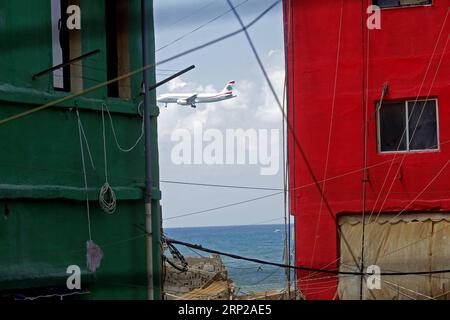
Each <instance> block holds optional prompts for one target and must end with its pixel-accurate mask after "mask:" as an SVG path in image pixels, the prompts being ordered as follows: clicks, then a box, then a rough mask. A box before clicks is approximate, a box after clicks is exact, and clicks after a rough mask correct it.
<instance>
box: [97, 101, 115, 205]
mask: <svg viewBox="0 0 450 320" xmlns="http://www.w3.org/2000/svg"><path fill="white" fill-rule="evenodd" d="M104 109H105V104H102V125H103V128H102V129H103V156H104V160H105V183H104V184H103V186H102V187H101V189H100V193H99V195H98V202H99V204H100V208H102V210H103V211H104V212H106V213H107V214H113V213H114V212H116V209H117V198H116V194H115V193H114V190H113V188H112V187H111V186H110V184H109V182H108V158H107V150H106V130H105V110H104ZM108 113H109V112H108Z"/></svg>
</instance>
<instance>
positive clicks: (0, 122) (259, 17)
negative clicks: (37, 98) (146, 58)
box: [0, 0, 281, 125]
mask: <svg viewBox="0 0 450 320" xmlns="http://www.w3.org/2000/svg"><path fill="white" fill-rule="evenodd" d="M280 2H281V0H277V1H275V2H274V3H272V4H271V5H270V6H269V7H268V8H266V9H265V10H264V11H263V12H261V13H260V14H259V15H258V16H257V17H256V18H255V19H253V20H252V21H251V22H250V23H249V24H247V25H246V26H245V28H250V27H252V26H253V25H254V24H255V23H256V22H258V21H259V20H261V19H262V18H263V17H264V16H265V15H266V14H267V13H269V12H270V11H271V10H272V9H273V8H275V7H276V6H277V5H278V4H279V3H280ZM244 30H245V29H243V28H241V29H238V30H236V31H234V32H230V33H228V34H226V35H224V36H221V37H218V38H216V39H214V40H211V41H209V42H206V43H204V44H202V45H199V46H197V47H194V48H191V49H188V50H186V51H183V52H181V53H179V54H176V55H174V56H172V57H170V58H167V59H164V60H162V61H160V62H158V63H152V64H148V65H145V66H143V67H141V68H138V69H136V70H134V71H131V72H128V73H125V74H123V75H121V76H119V77H117V78H114V79H110V80H108V81H105V82H102V83H100V84H98V85H95V86H92V87H90V88H88V89H84V90H82V91H80V92H77V93H74V94H72V95H68V96H65V97H63V98H60V99H57V100H54V101H51V102H49V103H46V104H44V105H41V106H39V107H36V108H33V109H30V110H27V111H25V112H22V113H19V114H15V115H13V116H10V117H7V118H4V119H1V120H0V125H2V124H5V123H7V122H10V121H14V120H17V119H20V118H22V117H25V116H28V115H30V114H32V113H35V112H39V111H42V110H45V109H47V108H50V107H53V106H55V105H58V104H61V103H63V102H66V101H69V100H72V99H73V98H76V97H79V96H83V95H85V94H87V93H90V92H93V91H96V90H98V89H101V88H103V87H105V86H108V85H110V84H113V83H116V82H119V81H121V80H123V79H127V78H130V77H132V76H134V75H136V74H139V73H142V72H144V71H146V70H148V69H150V68H154V67H155V66H157V65H161V64H164V63H167V62H170V61H173V60H176V59H179V58H181V57H183V56H185V55H188V54H190V53H193V52H196V51H198V50H201V49H204V48H207V47H209V46H211V45H214V44H216V43H219V42H222V41H224V40H226V39H229V38H232V37H234V36H235V35H237V34H240V33H241V32H243V31H244Z"/></svg>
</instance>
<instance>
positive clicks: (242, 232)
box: [165, 225, 293, 294]
mask: <svg viewBox="0 0 450 320" xmlns="http://www.w3.org/2000/svg"><path fill="white" fill-rule="evenodd" d="M165 233H166V235H167V236H168V237H169V238H173V239H176V240H180V241H185V242H189V243H194V244H199V245H202V246H203V247H206V248H210V249H214V250H218V251H222V252H228V253H233V254H237V255H241V256H245V257H251V258H257V259H262V260H268V261H272V262H277V263H283V262H284V254H283V251H284V225H253V226H226V227H198V228H171V229H165ZM178 248H179V250H180V251H181V253H183V255H185V256H195V255H196V254H197V253H201V252H198V251H197V253H196V252H194V251H192V250H189V249H186V248H183V247H181V246H178ZM292 248H293V245H292ZM201 254H202V255H204V256H208V254H206V253H201ZM222 260H223V261H224V263H225V266H226V267H227V270H228V274H229V277H230V278H231V279H232V280H233V281H234V283H235V285H236V287H238V288H239V293H242V294H245V293H251V292H261V291H267V290H272V289H281V288H284V287H285V271H284V269H282V268H278V267H272V266H267V265H260V264H255V263H253V262H247V261H242V260H235V259H231V258H228V257H222Z"/></svg>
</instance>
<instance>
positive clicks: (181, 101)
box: [177, 99, 189, 106]
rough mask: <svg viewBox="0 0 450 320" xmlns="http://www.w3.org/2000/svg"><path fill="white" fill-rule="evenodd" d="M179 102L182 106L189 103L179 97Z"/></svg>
mask: <svg viewBox="0 0 450 320" xmlns="http://www.w3.org/2000/svg"><path fill="white" fill-rule="evenodd" d="M177 103H178V104H179V105H182V106H187V105H188V104H189V103H188V102H187V100H186V99H178V100H177Z"/></svg>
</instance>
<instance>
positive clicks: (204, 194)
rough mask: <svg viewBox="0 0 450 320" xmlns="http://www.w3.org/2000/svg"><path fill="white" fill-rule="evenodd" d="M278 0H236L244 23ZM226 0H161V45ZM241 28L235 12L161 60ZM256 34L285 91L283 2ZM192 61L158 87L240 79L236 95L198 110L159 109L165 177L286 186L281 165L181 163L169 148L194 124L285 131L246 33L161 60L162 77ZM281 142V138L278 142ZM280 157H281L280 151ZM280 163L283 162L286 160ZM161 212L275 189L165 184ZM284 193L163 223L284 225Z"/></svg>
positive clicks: (197, 88) (218, 10)
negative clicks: (266, 169) (274, 168)
mask: <svg viewBox="0 0 450 320" xmlns="http://www.w3.org/2000/svg"><path fill="white" fill-rule="evenodd" d="M271 3H273V0H234V1H233V4H234V5H238V4H241V5H240V6H239V8H238V9H237V10H238V11H239V13H240V14H241V16H242V18H243V20H244V22H248V21H250V20H252V19H253V18H254V17H256V16H257V15H258V14H259V13H260V12H262V11H263V10H264V9H265V8H267V7H268V6H269V5H270V4H271ZM228 10H229V7H228V5H227V2H226V1H225V0H155V1H154V16H155V32H156V48H161V47H162V46H164V45H166V44H168V43H170V42H172V41H173V40H174V39H177V38H179V37H180V36H183V35H184V34H187V33H189V32H190V31H191V30H194V29H195V28H197V27H198V26H201V25H203V24H204V23H205V22H207V21H209V20H211V19H213V18H215V17H217V16H219V15H221V14H223V13H224V12H226V11H228ZM238 28H239V24H238V22H237V20H236V18H235V17H234V15H233V13H232V12H230V13H228V14H226V15H224V16H223V17H221V18H219V19H217V20H216V21H214V22H212V23H210V24H208V25H207V26H205V27H204V28H202V29H200V30H198V31H196V32H194V33H193V34H190V35H188V36H186V37H185V38H183V39H182V40H180V41H178V42H177V43H175V44H173V45H170V46H169V47H167V48H164V49H162V50H160V51H158V52H157V61H159V60H163V59H165V58H168V57H171V56H173V55H175V54H177V53H179V52H182V51H184V50H187V49H189V48H192V47H194V46H196V45H199V44H202V43H204V42H206V41H209V40H212V39H214V38H216V37H218V36H221V35H224V34H226V33H228V32H231V31H234V30H236V29H238ZM250 34H251V36H252V38H253V40H254V42H255V45H256V47H257V49H258V51H259V53H260V55H261V58H262V59H263V61H264V64H265V65H266V68H267V70H268V72H269V75H270V77H271V79H272V81H273V83H274V85H275V87H276V89H277V91H278V94H279V96H280V97H281V96H282V91H283V84H284V58H283V55H284V53H283V29H282V7H281V4H279V5H278V6H277V7H276V8H275V9H273V10H272V11H271V12H270V13H269V14H268V15H266V16H265V17H264V18H263V19H262V20H260V21H259V22H258V23H257V24H256V25H254V27H252V28H251V29H250ZM191 64H195V65H196V69H194V70H193V71H191V72H189V73H188V74H185V75H184V76H182V77H181V78H179V79H177V80H175V81H173V82H171V83H169V84H168V85H166V86H164V87H162V88H160V89H159V91H158V94H161V93H168V92H213V91H215V90H217V91H220V90H221V89H222V88H223V87H224V86H225V84H226V83H227V82H228V81H229V80H236V82H237V85H236V92H237V94H238V97H237V98H236V99H233V100H230V101H227V102H221V103H216V104H207V105H199V106H198V108H197V109H191V108H188V107H182V106H177V105H169V107H168V108H163V107H162V106H161V107H162V108H161V115H160V117H159V124H158V125H159V151H160V171H161V179H162V180H175V181H187V182H198V183H212V184H232V185H246V186H258V187H274V188H282V187H283V176H282V169H281V166H280V171H279V173H278V174H277V175H273V176H262V175H260V167H259V166H257V165H175V164H173V162H172V161H171V151H172V149H173V147H174V145H175V144H176V142H174V141H172V140H171V135H172V133H173V131H174V130H176V129H180V128H183V129H187V130H190V131H192V130H193V127H194V124H195V123H202V125H203V127H204V128H205V129H208V128H214V129H218V130H220V131H222V132H225V130H226V129H245V130H246V129H277V128H278V129H280V133H281V125H282V117H281V113H280V111H279V109H278V107H277V106H276V104H275V100H274V99H273V97H272V95H271V94H270V92H269V90H268V87H267V85H266V83H265V81H264V78H263V76H262V73H261V71H260V69H259V67H258V65H257V63H256V60H255V58H254V56H253V54H252V52H251V50H250V48H249V46H248V43H247V41H246V38H245V36H244V34H240V35H237V36H235V37H234V38H231V39H228V40H225V41H223V42H221V43H218V44H216V45H214V46H211V47H208V48H206V49H203V50H201V51H198V52H195V53H193V54H190V55H187V56H185V57H182V58H180V59H177V60H175V61H172V62H170V63H167V64H164V65H162V66H159V67H158V69H157V76H158V78H159V79H162V78H164V77H166V76H167V74H169V73H170V71H166V69H169V70H180V69H183V68H185V67H187V66H189V65H191ZM279 143H280V144H281V143H282V142H281V141H280V142H279ZM280 156H281V155H280ZM280 161H282V160H281V159H280ZM161 189H162V192H163V200H162V205H163V215H164V217H173V216H177V215H182V214H186V213H190V212H195V211H202V210H206V209H209V208H214V207H218V206H222V205H227V204H230V203H233V202H239V201H245V200H248V199H252V198H256V197H260V196H264V195H267V194H271V193H274V191H258V190H236V189H222V188H205V187H194V186H186V185H169V184H164V183H162V185H161ZM283 214H284V213H283V196H282V195H279V196H274V197H270V198H267V199H263V200H260V201H256V202H252V203H247V204H244V205H240V206H235V207H231V208H227V209H222V210H217V211H212V212H208V213H204V214H199V215H193V216H189V217H186V218H180V219H174V220H168V221H165V222H164V226H165V227H192V226H217V225H243V224H255V223H260V222H263V221H267V220H271V219H277V218H280V219H279V220H277V221H274V222H273V223H282V222H283V220H282V219H281V218H282V217H283Z"/></svg>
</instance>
